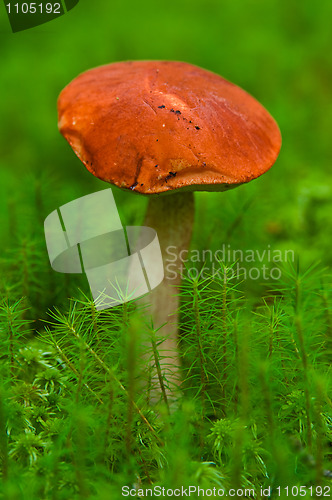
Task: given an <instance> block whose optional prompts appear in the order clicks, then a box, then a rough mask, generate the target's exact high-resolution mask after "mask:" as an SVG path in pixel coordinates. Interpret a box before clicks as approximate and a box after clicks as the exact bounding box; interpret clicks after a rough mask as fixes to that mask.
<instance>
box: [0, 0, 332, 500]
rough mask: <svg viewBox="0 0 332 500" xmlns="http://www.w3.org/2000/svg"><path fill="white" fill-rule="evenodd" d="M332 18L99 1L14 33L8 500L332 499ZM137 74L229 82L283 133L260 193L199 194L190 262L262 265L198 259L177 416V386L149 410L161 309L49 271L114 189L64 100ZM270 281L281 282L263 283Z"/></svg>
mask: <svg viewBox="0 0 332 500" xmlns="http://www.w3.org/2000/svg"><path fill="white" fill-rule="evenodd" d="M331 18H332V3H331V2H330V1H328V0H322V1H321V2H320V3H319V4H314V3H313V2H312V1H309V0H303V1H301V2H295V1H286V0H271V1H269V2H263V0H254V1H252V0H243V1H241V3H239V2H236V1H234V2H224V1H222V0H220V1H219V0H208V1H206V2H199V1H198V0H193V1H190V2H189V0H183V1H180V2H179V1H175V0H174V1H173V0H172V1H170V2H167V3H162V2H161V3H159V4H157V3H155V2H151V1H150V0H143V2H136V3H134V2H129V4H128V3H124V2H120V1H117V0H116V1H114V2H101V0H96V1H95V2H89V3H87V2H84V1H83V0H82V1H81V2H80V3H79V4H78V5H77V7H75V8H74V9H73V10H72V11H70V13H68V14H66V15H65V16H64V17H61V18H59V19H58V20H55V21H52V22H51V23H49V24H45V25H43V26H41V27H39V28H35V29H33V30H29V31H27V32H21V33H17V34H15V35H13V34H11V33H10V31H9V24H8V21H7V19H6V18H5V17H4V16H2V17H1V19H0V46H1V54H0V58H1V75H0V90H1V95H2V96H3V98H2V99H1V100H0V116H1V123H0V131H1V134H0V150H1V157H0V241H1V250H2V251H1V255H0V341H1V349H0V359H1V363H0V374H1V378H0V470H1V483H0V498H3V499H4V500H44V499H45V500H48V499H52V500H61V499H65V500H75V499H84V498H89V499H96V500H103V499H105V500H106V499H107V500H108V499H110V498H115V499H117V498H123V497H122V496H121V488H122V487H123V486H125V485H127V486H129V487H130V488H131V487H134V485H135V487H137V488H148V487H153V486H154V485H159V486H162V487H165V488H172V489H175V488H178V487H180V488H181V487H182V486H183V487H184V488H185V487H189V486H190V485H192V486H195V485H196V486H200V487H202V488H213V487H216V488H217V489H225V491H227V490H228V489H229V488H235V489H236V488H247V489H251V488H254V489H255V492H256V496H255V498H263V497H262V495H261V494H260V488H261V487H262V488H268V487H269V486H271V487H272V488H274V489H273V492H272V498H285V499H286V498H289V497H290V496H291V495H290V494H288V495H287V494H286V490H283V489H281V493H280V495H278V491H277V490H276V489H275V488H276V487H277V486H280V487H281V488H284V487H286V486H288V487H289V488H292V487H293V486H295V487H300V486H306V488H307V489H306V496H307V497H311V498H313V497H315V495H316V497H319V496H323V494H319V493H320V492H322V491H323V490H319V488H318V489H317V490H315V488H316V487H321V488H324V487H331V488H332V485H331V470H332V465H331V462H332V460H331V449H332V448H331V443H332V436H331V434H332V411H331V404H332V403H331V399H332V396H331V359H332V354H331V351H332V347H331V338H332V311H331V300H332V296H331V264H332V255H331V243H332V240H331V234H332V216H331V214H332V196H331V190H332V188H331V186H332V172H331V168H330V167H331V160H332V157H331V146H330V143H331V137H330V135H331V132H330V126H331V125H330V124H331V120H332V113H331V102H332V95H331V77H332V61H331V56H330V47H331V41H332V40H331V29H330V23H331V21H330V20H331ZM126 59H172V60H184V61H187V62H191V63H194V64H198V65H200V66H202V67H205V68H206V69H210V70H212V71H215V72H217V73H219V74H221V75H223V76H224V77H226V78H228V79H229V80H231V81H233V82H234V83H236V84H238V85H240V86H241V87H243V88H244V89H246V90H247V91H249V92H250V93H251V94H253V95H254V96H255V97H256V98H257V99H258V100H259V101H260V102H262V103H263V104H264V105H265V106H266V108H267V109H268V110H269V111H270V112H271V114H272V115H273V116H274V117H275V119H276V120H277V122H278V124H279V126H280V129H281V132H282V136H283V146H282V150H281V154H280V157H279V159H278V160H277V162H276V164H275V166H273V167H272V169H271V170H270V171H269V172H268V173H266V174H265V175H264V176H263V177H261V178H260V179H258V180H256V181H255V182H252V183H249V184H248V185H246V186H241V187H239V188H237V189H235V190H233V191H229V192H227V193H226V192H225V193H203V192H201V193H196V214H197V217H196V227H195V231H194V236H193V241H192V252H194V251H197V252H198V254H199V255H200V256H202V255H203V252H204V251H206V250H210V251H211V252H212V253H213V254H215V252H217V251H218V250H220V249H222V248H223V245H225V246H226V247H225V248H226V249H228V248H230V249H231V250H237V249H240V250H241V251H243V252H244V255H249V252H251V251H253V252H254V254H255V259H254V261H251V262H250V259H247V260H245V259H241V256H239V254H237V256H236V257H235V258H233V256H231V258H230V259H228V258H226V259H225V262H219V261H218V259H217V258H214V259H213V262H212V261H211V259H210V258H209V254H208V253H206V254H205V259H203V258H200V259H199V262H194V259H193V258H192V260H191V261H190V262H184V269H183V274H184V279H183V284H182V289H181V311H180V312H181V321H180V325H181V332H180V333H181V335H180V337H181V340H180V351H181V358H182V365H183V379H184V382H183V396H182V397H181V399H180V400H179V402H178V406H177V407H176V408H174V407H173V408H171V409H170V411H168V408H167V405H166V403H165V402H164V401H163V400H162V387H161V388H160V394H161V403H160V405H159V406H158V407H151V405H149V400H148V397H149V395H148V390H147V387H148V384H149V370H148V366H147V363H146V362H145V363H144V362H143V361H142V359H143V357H142V356H143V352H142V351H143V347H142V341H141V339H142V338H143V336H144V337H147V338H150V339H151V342H150V346H151V351H150V355H151V358H152V357H153V356H154V352H153V351H154V349H153V348H154V347H155V332H154V331H153V327H152V326H151V323H150V318H149V314H148V310H146V309H143V308H142V306H141V305H139V303H137V304H136V303H129V304H126V305H125V306H123V307H117V308H113V309H110V310H106V311H100V312H96V311H95V309H94V307H93V303H92V302H91V298H90V295H89V288H88V283H87V280H86V279H85V277H84V276H83V275H68V274H60V273H56V272H54V271H53V270H52V269H51V267H50V264H49V261H48V256H47V251H46V246H45V240H44V234H43V222H44V219H45V218H46V216H47V215H48V214H49V213H50V212H52V211H53V210H55V209H56V208H57V207H59V206H61V205H63V204H64V203H66V202H69V201H71V200H73V199H75V198H79V197H80V196H83V195H85V194H88V193H92V192H95V191H98V190H100V189H104V188H106V187H108V186H107V185H106V184H105V183H102V182H101V181H98V180H97V179H95V178H94V177H93V176H92V175H91V174H90V173H89V172H87V171H86V169H85V168H84V167H83V165H82V164H81V163H80V161H79V160H78V159H77V158H76V157H75V155H74V154H73V153H72V151H71V149H70V148H69V146H68V145H67V144H66V142H65V141H64V140H63V138H62V137H61V136H60V134H59V133H58V131H57V127H56V121H57V116H56V99H57V96H58V94H59V92H60V90H61V89H62V88H63V87H64V86H65V85H66V84H67V83H68V82H69V81H70V80H71V79H72V78H74V77H75V76H76V75H77V74H78V73H79V72H82V71H84V70H86V69H88V68H91V67H94V66H97V65H100V64H105V63H109V62H113V61H120V60H126ZM114 196H115V199H116V202H117V206H118V208H119V211H120V215H121V219H122V222H123V224H124V225H139V224H141V223H142V220H143V217H144V211H145V207H146V199H145V198H144V197H141V196H138V195H135V194H133V193H126V192H122V191H120V190H114ZM228 245H229V247H228ZM268 249H269V250H271V252H272V253H273V252H281V255H282V256H283V257H282V258H281V259H279V261H278V262H274V261H273V258H272V259H271V258H269V255H268V252H267V250H268ZM245 252H247V253H245ZM264 252H265V253H264ZM287 252H288V254H287V256H288V259H286V257H285V255H286V253H287ZM190 255H192V256H193V255H194V254H193V253H191V254H190ZM273 255H276V253H274V254H273ZM197 260H198V259H197ZM204 261H205V262H204ZM212 264H213V265H212ZM237 264H240V267H242V268H243V269H242V270H241V272H240V276H239V277H238V276H232V275H233V271H234V269H235V268H236V266H237ZM264 265H265V266H267V269H269V270H271V269H276V270H277V271H278V273H277V271H275V273H276V274H275V275H274V276H271V275H269V276H268V278H267V279H265V278H264V276H263V274H262V272H261V270H262V266H264ZM253 268H258V269H259V270H260V274H259V276H258V277H256V276H254V275H252V276H251V277H250V276H248V273H249V272H250V270H251V269H253ZM189 269H191V272H189ZM195 270H196V271H195ZM213 272H214V275H213ZM279 272H280V274H279ZM246 273H247V274H246ZM276 277H277V279H276ZM162 383H163V384H167V380H165V379H164V380H163V381H162ZM310 487H312V488H313V490H310V489H309V488H310ZM296 491H297V490H296V489H295V490H293V493H292V495H293V496H296V495H295V494H294V492H295V493H296ZM298 491H300V490H298ZM325 491H328V490H325ZM331 491H332V490H331V489H330V490H329V494H330V495H331ZM238 496H240V495H238ZM298 496H300V495H298ZM301 496H303V493H302V494H301ZM191 498H197V495H196V496H195V495H194V494H193V495H191ZM264 498H266V497H264Z"/></svg>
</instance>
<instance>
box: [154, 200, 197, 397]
mask: <svg viewBox="0 0 332 500" xmlns="http://www.w3.org/2000/svg"><path fill="white" fill-rule="evenodd" d="M193 222H194V194H193V193H192V192H182V193H181V192H180V193H172V195H161V196H160V195H158V196H153V197H151V198H150V199H149V203H148V207H147V212H146V216H145V221H144V225H145V226H148V227H152V228H154V229H155V230H156V232H157V235H158V238H159V243H160V247H161V252H162V258H163V265H164V272H165V277H164V280H163V281H162V283H160V285H158V286H157V287H156V288H155V289H154V290H152V291H151V293H150V294H149V295H148V296H147V297H146V298H145V302H146V303H149V304H150V311H151V316H152V319H153V326H154V329H155V330H157V329H158V331H157V338H156V342H157V345H158V352H159V356H160V367H161V372H162V375H163V377H164V379H165V380H166V394H167V398H168V399H169V400H174V399H176V397H177V395H178V394H179V392H180V385H181V375H180V355H179V350H178V328H179V326H178V324H179V302H180V299H179V292H180V284H181V267H182V262H183V259H184V258H185V255H184V254H185V252H183V251H186V250H188V248H189V245H190V240H191V234H192V230H193ZM162 339H165V340H164V341H163V342H162V343H161V344H160V341H161V340H162ZM157 383H158V384H159V382H158V376H157V372H156V368H155V367H153V372H152V386H151V387H152V389H151V393H150V401H151V402H152V403H155V402H157V401H158V400H159V399H160V393H161V391H160V389H159V388H158V389H156V385H157Z"/></svg>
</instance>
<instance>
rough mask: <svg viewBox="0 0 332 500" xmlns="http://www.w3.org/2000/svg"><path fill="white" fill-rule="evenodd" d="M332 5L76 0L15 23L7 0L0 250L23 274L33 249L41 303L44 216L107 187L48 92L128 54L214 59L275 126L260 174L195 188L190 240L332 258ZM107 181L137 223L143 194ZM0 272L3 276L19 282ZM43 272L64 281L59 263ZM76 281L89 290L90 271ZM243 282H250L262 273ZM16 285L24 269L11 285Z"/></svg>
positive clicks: (306, 259)
mask: <svg viewBox="0 0 332 500" xmlns="http://www.w3.org/2000/svg"><path fill="white" fill-rule="evenodd" d="M331 19H332V2H331V1H330V0H321V1H320V2H318V3H317V2H316V3H315V2H312V0H301V1H295V0H293V1H290V0H268V1H267V0H234V1H222V0H205V1H203V0H201V1H199V0H179V1H174V0H168V1H167V2H166V1H159V2H154V1H152V0H142V1H140V2H133V1H132V0H130V1H127V2H124V1H122V0H121V1H120V0H115V1H103V2H102V1H101V0H94V1H90V2H87V1H85V0H81V1H80V2H79V4H78V5H77V6H76V7H75V8H74V9H73V10H71V11H70V12H69V13H68V14H66V15H64V16H62V17H60V18H59V19H56V20H54V21H52V22H50V23H47V24H44V25H42V26H40V27H38V28H34V29H31V30H27V31H23V32H19V33H16V34H12V33H11V31H10V26H9V22H8V19H7V17H6V12H5V8H4V5H2V6H1V7H0V41H1V46H0V62H1V65H0V90H1V99H0V117H1V121H0V151H1V154H0V241H1V250H2V252H1V254H2V255H1V259H2V261H6V259H7V260H8V259H9V260H10V259H12V261H16V267H17V269H16V272H17V276H19V274H20V268H19V262H21V261H20V258H21V257H22V251H23V253H24V252H25V251H29V252H32V253H33V252H35V264H34V266H35V269H39V271H40V272H39V274H38V273H36V276H37V274H38V276H39V279H40V281H41V282H40V283H39V286H38V290H39V291H38V293H37V292H36V297H37V295H38V294H39V300H41V299H40V295H41V294H42V295H44V296H45V300H44V302H45V303H43V307H42V308H41V309H44V310H45V307H51V306H52V305H55V304H57V295H56V287H55V288H52V290H48V293H47V292H46V290H45V287H46V285H45V286H43V281H42V277H43V275H46V274H47V273H49V272H50V269H49V264H48V257H47V253H46V247H45V244H44V236H43V221H44V219H45V217H46V216H47V215H48V214H49V213H50V212H51V211H52V210H54V209H55V208H57V207H59V206H60V205H61V204H63V203H66V202H69V201H71V200H73V199H75V198H77V197H80V196H83V195H85V194H88V193H91V192H94V191H97V190H99V189H104V188H105V187H107V186H106V185H105V183H103V182H102V181H99V180H97V179H95V178H94V177H93V176H92V175H91V174H90V173H89V172H88V171H87V170H86V169H85V167H84V166H83V164H81V162H80V161H79V160H78V158H77V157H76V156H75V154H74V153H73V152H72V150H71V148H70V147H69V145H68V144H67V143H66V141H65V140H64V139H63V138H62V136H61V135H60V134H59V132H58V130H57V110H56V100H57V96H58V94H59V93H60V91H61V90H62V88H63V87H64V86H65V85H66V84H68V83H69V82H70V81H71V80H72V79H73V78H74V77H76V76H77V75H78V74H79V73H80V72H83V71H85V70H87V69H89V68H91V67H95V66H98V65H102V64H106V63H111V62H115V61H122V60H128V59H168V60H181V61H187V62H190V63H193V64H196V65H199V66H202V67H204V68H206V69H208V70H211V71H214V72H216V73H219V74H220V75H222V76H224V77H225V78H227V79H229V80H230V81H232V82H234V83H236V84H237V85H239V86H241V87H243V88H244V89H245V90H247V91H248V92H249V93H251V94H252V95H253V96H255V97H256V98H257V99H258V100H259V101H260V102H261V103H262V104H263V105H264V106H265V107H266V108H267V109H268V110H269V112H270V113H271V114H272V116H274V118H275V119H276V121H277V122H278V124H279V126H280V129H281V133H282V137H283V145H282V149H281V153H280V156H279V158H278V160H277V162H276V164H275V165H274V166H273V167H272V169H271V170H270V171H269V172H268V173H267V174H265V175H264V176H262V177H261V178H259V179H258V180H256V181H254V182H252V183H250V184H248V185H244V186H241V187H239V188H237V189H235V190H234V191H230V192H227V193H197V194H196V200H197V221H198V224H197V225H196V229H195V234H194V238H193V247H195V248H212V249H217V248H220V247H221V245H222V244H223V243H226V244H231V245H232V247H233V248H242V249H249V248H252V249H264V248H266V247H267V245H271V248H273V249H294V251H295V252H296V253H297V254H298V255H299V256H300V260H301V261H302V262H303V265H304V266H307V265H309V264H311V263H313V262H316V261H321V262H322V265H323V266H330V265H331V259H332V258H331V251H330V250H331V232H332V215H331V214H332V196H331V194H332V193H331V191H332V188H331V186H332V169H331V163H332V162H331V160H332V153H331V123H332V104H331V103H332V90H331V87H332V86H331V83H332V56H331V54H332V50H331V49H332V34H331ZM114 194H115V197H116V201H117V204H118V208H119V211H120V215H121V218H122V222H123V223H124V224H139V223H141V222H142V218H143V216H144V210H145V206H146V202H147V200H146V198H144V197H142V196H139V195H134V194H132V193H126V192H121V191H119V190H114ZM31 242H35V245H36V246H34V244H33V245H32V249H31ZM29 245H30V246H29ZM28 247H29V248H28ZM22 248H23V250H22ZM27 248H28V250H27ZM36 248H38V250H36ZM24 249H25V250H24ZM19 255H20V256H21V257H19ZM22 262H24V259H23V261H22ZM2 269H6V268H2ZM21 271H22V270H21ZM43 273H44V274H43ZM52 273H53V272H52ZM4 274H5V271H4V270H2V276H1V281H2V282H6V283H5V286H6V288H7V289H8V287H12V288H13V289H15V284H14V283H11V284H8V282H7V281H8V280H6V277H4ZM53 274H55V273H53ZM14 275H15V273H14V274H13V273H12V279H14V278H13V276H14ZM30 276H31V274H30ZM48 276H49V274H48ZM29 279H31V278H29ZM52 279H55V280H58V281H57V284H58V287H60V288H61V286H62V284H63V283H64V282H65V281H64V280H65V279H66V277H64V276H62V277H61V276H58V277H57V278H54V277H53V278H52ZM82 279H83V278H82ZM45 283H46V282H45ZM79 285H80V286H81V287H82V288H83V289H84V290H85V291H86V292H87V291H88V288H87V282H85V281H79ZM247 286H248V289H254V291H255V290H256V291H257V289H259V287H261V284H260V283H249V284H247ZM25 287H26V289H24V280H23V284H22V285H20V289H19V290H17V295H18V296H21V295H25V294H26V292H27V284H26V283H25ZM47 287H48V288H49V284H47ZM31 300H32V299H31Z"/></svg>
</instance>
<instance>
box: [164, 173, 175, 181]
mask: <svg viewBox="0 0 332 500" xmlns="http://www.w3.org/2000/svg"><path fill="white" fill-rule="evenodd" d="M175 176H176V172H169V173H168V175H166V177H165V181H166V182H167V181H168V179H171V178H172V177H175Z"/></svg>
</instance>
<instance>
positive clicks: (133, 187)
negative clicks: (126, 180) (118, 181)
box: [129, 182, 138, 191]
mask: <svg viewBox="0 0 332 500" xmlns="http://www.w3.org/2000/svg"><path fill="white" fill-rule="evenodd" d="M136 186H138V182H134V184H132V185H131V186H130V188H129V189H131V190H132V191H134V189H135V187H136Z"/></svg>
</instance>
